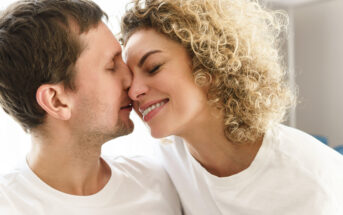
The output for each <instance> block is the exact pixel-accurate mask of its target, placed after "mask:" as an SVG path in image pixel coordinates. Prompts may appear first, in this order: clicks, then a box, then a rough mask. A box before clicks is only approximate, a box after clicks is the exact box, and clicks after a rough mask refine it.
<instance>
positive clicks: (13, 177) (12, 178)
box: [0, 169, 22, 189]
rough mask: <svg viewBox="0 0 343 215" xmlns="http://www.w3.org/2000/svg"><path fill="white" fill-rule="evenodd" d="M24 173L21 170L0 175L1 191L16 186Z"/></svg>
mask: <svg viewBox="0 0 343 215" xmlns="http://www.w3.org/2000/svg"><path fill="white" fill-rule="evenodd" d="M21 174H22V172H21V171H20V170H19V169H14V170H11V171H10V172H7V173H3V174H1V175H0V189H2V188H3V187H6V188H10V187H12V186H15V185H14V184H15V183H17V182H18V178H19V177H20V175H21Z"/></svg>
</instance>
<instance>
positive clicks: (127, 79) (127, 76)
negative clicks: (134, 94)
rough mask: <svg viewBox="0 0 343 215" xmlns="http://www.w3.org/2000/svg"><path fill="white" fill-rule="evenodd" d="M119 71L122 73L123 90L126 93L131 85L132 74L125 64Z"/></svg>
mask: <svg viewBox="0 0 343 215" xmlns="http://www.w3.org/2000/svg"><path fill="white" fill-rule="evenodd" d="M121 71H122V73H123V75H122V77H123V88H124V90H125V91H128V90H129V88H130V87H131V84H132V73H131V71H130V69H129V68H128V67H127V66H126V64H124V65H123V69H122V70H121Z"/></svg>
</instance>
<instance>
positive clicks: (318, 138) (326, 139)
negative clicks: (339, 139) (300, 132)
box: [312, 135, 328, 145]
mask: <svg viewBox="0 0 343 215" xmlns="http://www.w3.org/2000/svg"><path fill="white" fill-rule="evenodd" d="M312 136H313V137H315V138H316V139H317V140H319V141H320V142H322V143H324V144H325V145H328V138H327V137H324V136H319V135H312Z"/></svg>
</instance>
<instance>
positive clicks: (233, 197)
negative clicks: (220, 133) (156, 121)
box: [158, 125, 343, 215]
mask: <svg viewBox="0 0 343 215" xmlns="http://www.w3.org/2000/svg"><path fill="white" fill-rule="evenodd" d="M170 140H171V141H172V142H173V143H170V144H159V147H158V151H159V152H160V159H161V160H162V162H163V164H164V166H165V168H166V170H167V171H168V173H169V175H170V177H171V179H172V181H173V182H174V184H175V187H176V189H177V191H178V193H179V196H180V199H181V203H182V205H183V208H184V211H185V213H186V214H187V215H219V214H223V215H226V214H227V215H319V214H320V215H343V156H342V155H340V154H339V153H337V152H336V151H334V150H332V149H331V148H329V147H327V146H325V145H324V144H322V143H321V142H319V141H317V140H316V139H315V138H313V137H312V136H310V135H308V134H306V133H304V132H302V131H299V130H296V129H294V128H289V127H286V126H283V125H277V126H275V127H274V128H273V129H270V130H269V131H268V132H267V133H266V134H265V137H264V140H263V143H262V146H261V148H260V149H259V151H258V153H257V155H256V157H255V159H254V161H253V162H252V164H251V165H250V166H249V167H248V168H247V169H245V170H243V171H242V172H240V173H238V174H235V175H232V176H229V177H216V176H214V175H212V174H210V173H209V172H208V171H207V170H206V169H204V168H203V167H202V166H201V165H200V164H199V163H198V162H197V160H195V159H194V158H193V157H192V155H191V154H190V152H189V151H188V149H187V147H186V144H184V143H183V140H182V139H181V138H180V137H172V138H171V139H169V141H170ZM164 141H165V142H168V140H164ZM209 150H210V149H209Z"/></svg>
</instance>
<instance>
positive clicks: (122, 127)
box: [113, 119, 134, 138]
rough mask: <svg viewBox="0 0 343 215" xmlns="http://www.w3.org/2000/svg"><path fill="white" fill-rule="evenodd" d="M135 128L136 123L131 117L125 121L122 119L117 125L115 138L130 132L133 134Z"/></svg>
mask: <svg viewBox="0 0 343 215" xmlns="http://www.w3.org/2000/svg"><path fill="white" fill-rule="evenodd" d="M133 128H134V124H133V122H132V120H131V119H128V120H126V122H123V121H122V120H120V121H119V122H118V124H117V126H116V129H115V130H116V132H115V134H114V136H113V138H117V137H121V136H125V135H128V134H131V133H132V131H133Z"/></svg>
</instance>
